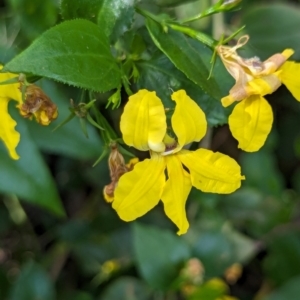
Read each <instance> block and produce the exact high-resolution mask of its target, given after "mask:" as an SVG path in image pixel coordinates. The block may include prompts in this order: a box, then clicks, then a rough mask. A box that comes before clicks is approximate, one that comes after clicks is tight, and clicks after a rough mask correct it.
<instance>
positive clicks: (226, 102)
mask: <svg viewBox="0 0 300 300" xmlns="http://www.w3.org/2000/svg"><path fill="white" fill-rule="evenodd" d="M221 102H222V105H223V106H224V107H227V106H229V105H230V104H232V103H233V102H235V100H234V99H233V97H232V96H231V95H228V96H226V97H223V98H222V99H221Z"/></svg>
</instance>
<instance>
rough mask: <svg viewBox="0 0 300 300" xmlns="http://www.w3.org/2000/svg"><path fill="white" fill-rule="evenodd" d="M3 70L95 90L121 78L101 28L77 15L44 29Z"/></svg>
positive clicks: (115, 84)
mask: <svg viewBox="0 0 300 300" xmlns="http://www.w3.org/2000/svg"><path fill="white" fill-rule="evenodd" d="M3 71H9V72H12V73H19V72H22V73H30V74H34V75H38V76H41V77H47V78H51V79H54V80H57V81H60V82H63V83H67V84H70V85H74V86H77V87H81V88H86V89H91V90H94V91H98V92H105V91H109V90H111V89H113V88H115V87H117V86H119V84H120V80H121V79H120V70H119V68H118V65H117V63H116V61H115V60H114V58H113V56H112V55H111V53H110V48H109V43H108V40H107V37H106V36H105V34H104V32H103V30H101V29H100V28H99V27H98V26H97V25H95V24H94V23H92V22H90V21H87V20H80V19H78V20H71V21H65V22H63V23H61V24H59V25H57V26H55V27H53V28H51V29H50V30H48V31H46V32H45V33H44V34H43V35H41V36H40V37H39V38H38V39H36V40H35V41H34V42H33V43H32V44H31V45H30V46H29V47H28V48H27V49H26V50H25V51H23V52H22V53H21V54H20V55H18V56H17V57H15V58H14V59H13V60H11V61H10V62H9V63H8V64H7V65H5V67H4V68H3Z"/></svg>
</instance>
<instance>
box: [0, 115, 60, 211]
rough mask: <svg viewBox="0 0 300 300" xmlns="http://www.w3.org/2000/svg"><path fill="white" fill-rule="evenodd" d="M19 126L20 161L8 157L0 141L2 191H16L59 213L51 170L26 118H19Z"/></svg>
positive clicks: (29, 200) (13, 192)
mask: <svg viewBox="0 0 300 300" xmlns="http://www.w3.org/2000/svg"><path fill="white" fill-rule="evenodd" d="M14 119H15V120H17V123H18V125H17V130H18V131H19V132H20V134H21V141H20V144H19V146H18V148H17V149H18V153H19V154H20V156H21V158H20V159H19V160H17V161H15V160H12V159H10V158H9V157H8V154H7V151H6V149H4V146H3V145H2V143H1V145H0V165H1V168H0V182H1V184H0V191H1V192H3V193H11V194H16V195H17V196H18V197H20V198H21V200H23V199H24V200H26V201H28V202H30V203H32V204H35V205H39V206H42V207H44V208H46V209H48V210H49V211H50V212H52V213H55V214H56V215H58V216H63V215H64V209H63V207H62V204H61V202H60V198H59V195H58V193H57V190H56V187H55V184H54V182H53V179H52V177H51V174H50V172H49V170H48V168H47V166H46V164H45V162H44V160H43V158H42V156H41V154H40V152H39V150H38V149H37V146H36V145H35V143H34V141H33V139H32V137H31V136H30V134H29V132H28V129H27V126H26V123H25V120H23V119H22V118H21V117H19V118H17V117H15V116H14Z"/></svg>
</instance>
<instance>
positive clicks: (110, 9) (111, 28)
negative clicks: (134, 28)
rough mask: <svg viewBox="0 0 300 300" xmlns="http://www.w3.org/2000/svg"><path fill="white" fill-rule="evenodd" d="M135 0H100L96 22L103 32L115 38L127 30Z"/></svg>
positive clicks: (132, 15) (133, 10)
mask: <svg viewBox="0 0 300 300" xmlns="http://www.w3.org/2000/svg"><path fill="white" fill-rule="evenodd" d="M136 2H137V0H127V1H124V0H114V1H112V0H101V1H100V10H99V13H98V19H97V23H98V25H99V27H100V28H102V29H103V30H104V32H105V34H106V35H107V36H108V37H110V36H112V39H113V40H115V39H116V38H117V37H119V36H120V35H121V34H123V33H124V32H125V31H127V30H129V29H130V27H131V25H132V23H133V17H134V13H135V9H134V5H135V4H136Z"/></svg>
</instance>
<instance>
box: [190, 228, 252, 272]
mask: <svg viewBox="0 0 300 300" xmlns="http://www.w3.org/2000/svg"><path fill="white" fill-rule="evenodd" d="M197 232H200V234H199V238H198V240H197V241H196V242H195V245H194V250H193V253H194V255H195V256H196V257H197V258H199V259H200V260H201V262H202V263H203V265H204V268H205V274H206V275H207V276H208V277H214V276H220V275H222V274H223V273H224V271H225V270H226V268H228V267H229V266H231V265H232V264H233V263H237V262H239V263H243V262H245V261H247V260H249V258H251V257H252V256H253V254H254V253H255V251H256V248H255V243H254V241H253V240H251V239H250V238H248V237H246V236H245V235H243V234H241V233H239V232H238V231H236V230H234V229H233V228H232V227H231V226H230V225H229V224H226V223H225V224H223V225H222V227H221V228H220V227H219V226H214V228H205V227H200V229H199V228H197Z"/></svg>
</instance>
